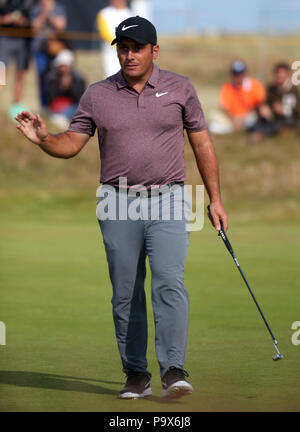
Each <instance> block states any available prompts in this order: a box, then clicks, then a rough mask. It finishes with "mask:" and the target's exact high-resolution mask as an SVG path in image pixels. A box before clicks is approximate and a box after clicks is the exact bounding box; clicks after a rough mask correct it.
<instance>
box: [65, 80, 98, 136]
mask: <svg viewBox="0 0 300 432" xmlns="http://www.w3.org/2000/svg"><path fill="white" fill-rule="evenodd" d="M91 96H92V95H91V87H88V89H87V90H86V91H85V92H84V94H83V95H82V97H81V99H80V102H79V105H78V108H77V111H76V113H75V115H74V117H73V118H72V120H71V123H70V126H69V129H68V130H69V131H70V132H78V133H84V134H88V135H90V136H93V135H94V134H95V130H96V124H95V122H94V120H93V106H92V98H91Z"/></svg>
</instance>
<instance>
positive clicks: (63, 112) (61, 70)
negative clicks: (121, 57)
mask: <svg viewBox="0 0 300 432" xmlns="http://www.w3.org/2000/svg"><path fill="white" fill-rule="evenodd" d="M73 66H74V55H73V53H72V51H70V50H63V51H61V52H60V53H59V54H58V55H57V57H56V58H55V59H54V61H53V68H52V70H50V72H48V74H47V75H46V76H45V88H46V100H47V104H48V105H49V111H50V114H51V117H50V118H51V121H52V122H53V123H55V124H56V125H57V126H59V127H62V128H65V127H66V126H67V127H68V126H69V120H70V119H71V118H72V117H73V116H74V114H75V112H76V109H77V105H78V102H79V100H80V98H81V96H82V94H83V93H84V90H85V88H86V85H85V81H84V79H83V78H82V77H81V76H80V75H79V74H78V73H77V72H75V70H74V69H73Z"/></svg>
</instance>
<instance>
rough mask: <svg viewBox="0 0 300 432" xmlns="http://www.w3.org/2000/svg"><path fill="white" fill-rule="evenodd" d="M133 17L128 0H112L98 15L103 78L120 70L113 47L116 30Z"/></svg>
mask: <svg viewBox="0 0 300 432" xmlns="http://www.w3.org/2000/svg"><path fill="white" fill-rule="evenodd" d="M130 16H131V12H130V9H129V8H128V5H127V0H110V1H109V5H108V6H107V7H105V8H103V9H101V10H100V11H99V12H98V14H97V28H98V32H99V36H100V38H101V41H102V43H101V56H102V67H103V78H107V77H109V76H110V75H113V74H115V73H116V72H118V70H119V69H120V64H119V62H118V57H117V55H116V50H115V47H113V46H111V42H112V40H113V39H114V34H115V29H116V27H117V26H118V24H119V23H120V22H121V21H124V20H125V19H127V18H129V17H130Z"/></svg>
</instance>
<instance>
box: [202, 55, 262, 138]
mask: <svg viewBox="0 0 300 432" xmlns="http://www.w3.org/2000/svg"><path fill="white" fill-rule="evenodd" d="M230 75H231V80H230V82H227V83H225V84H223V86H222V88H221V93H220V108H221V112H219V113H218V115H215V116H214V117H213V118H212V119H211V122H210V126H209V128H210V130H211V132H213V133H230V132H233V131H238V130H245V129H246V130H248V129H249V128H251V126H253V124H254V123H255V122H256V121H257V116H258V115H260V109H261V106H262V105H263V103H264V101H265V90H264V87H263V85H262V84H261V83H260V82H259V81H258V80H256V79H254V78H251V77H249V76H248V74H247V67H246V65H245V63H244V62H243V61H240V60H236V61H234V62H233V63H232V65H231V68H230Z"/></svg>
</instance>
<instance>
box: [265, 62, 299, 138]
mask: <svg viewBox="0 0 300 432" xmlns="http://www.w3.org/2000/svg"><path fill="white" fill-rule="evenodd" d="M273 72H274V82H273V83H272V84H270V85H269V87H268V91H267V104H268V105H269V107H270V108H271V111H272V115H273V118H274V121H275V124H276V127H277V129H278V132H280V131H282V130H284V129H287V128H288V129H289V128H296V127H298V123H299V114H300V98H299V93H298V89H297V87H296V86H294V85H293V83H292V80H291V71H290V66H289V65H288V64H287V63H285V62H281V63H277V64H276V65H275V66H274V70H273Z"/></svg>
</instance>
